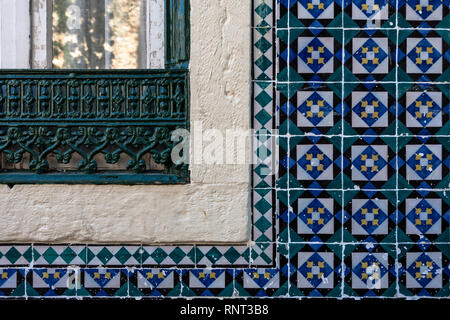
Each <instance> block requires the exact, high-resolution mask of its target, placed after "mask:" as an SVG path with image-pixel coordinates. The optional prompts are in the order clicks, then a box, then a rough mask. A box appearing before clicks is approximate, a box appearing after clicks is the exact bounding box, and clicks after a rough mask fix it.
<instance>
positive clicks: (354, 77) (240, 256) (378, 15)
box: [0, 0, 450, 299]
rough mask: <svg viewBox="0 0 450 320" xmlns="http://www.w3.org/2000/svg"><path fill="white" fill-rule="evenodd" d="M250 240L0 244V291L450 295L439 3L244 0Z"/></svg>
mask: <svg viewBox="0 0 450 320" xmlns="http://www.w3.org/2000/svg"><path fill="white" fill-rule="evenodd" d="M251 1H252V2H253V9H252V10H253V11H252V16H253V18H252V20H253V22H252V35H253V36H252V45H253V56H252V64H253V72H252V89H251V91H252V97H253V99H252V128H253V129H255V132H256V134H255V137H254V141H253V150H254V154H253V156H254V158H255V159H256V162H254V164H253V165H252V175H251V176H252V190H251V205H252V223H253V226H252V230H251V237H252V243H251V244H249V245H238V246H230V245H192V244H178V245H160V246H157V245H155V246H147V245H141V244H136V245H117V244H114V245H90V244H67V245H52V244H8V245H6V244H2V245H0V296H2V297H5V296H6V297H14V298H17V297H20V298H33V297H39V298H42V297H61V298H74V297H77V298H80V297H83V298H92V297H97V298H98V297H109V298H111V297H120V298H154V297H211V296H217V297H292V298H299V299H300V298H306V297H327V298H361V297H363V298H364V297H384V298H405V297H406V298H417V297H435V298H449V297H450V281H449V278H450V229H449V223H450V200H449V199H450V197H449V194H450V177H449V167H450V158H449V151H450V127H449V126H450V124H449V120H450V119H449V114H450V71H449V65H450V52H449V43H450V14H449V13H450V10H449V8H450V1H449V0H395V1H393V0H353V1H350V0H342V1H341V0H251Z"/></svg>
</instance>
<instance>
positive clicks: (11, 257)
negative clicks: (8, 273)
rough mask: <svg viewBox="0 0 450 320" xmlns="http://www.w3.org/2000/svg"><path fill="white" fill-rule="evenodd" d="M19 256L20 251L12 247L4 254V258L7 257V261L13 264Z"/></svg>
mask: <svg viewBox="0 0 450 320" xmlns="http://www.w3.org/2000/svg"><path fill="white" fill-rule="evenodd" d="M20 256H21V254H20V252H19V251H18V250H17V249H16V248H14V247H11V249H9V250H8V252H6V254H5V257H6V259H8V261H9V262H11V263H13V264H14V263H16V261H17V260H19V258H20Z"/></svg>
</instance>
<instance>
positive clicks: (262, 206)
mask: <svg viewBox="0 0 450 320" xmlns="http://www.w3.org/2000/svg"><path fill="white" fill-rule="evenodd" d="M255 208H256V209H257V210H258V211H259V212H261V213H262V214H265V213H267V211H269V210H270V209H272V205H271V204H270V203H269V202H268V201H266V200H265V199H261V200H259V201H258V202H257V203H256V204H255Z"/></svg>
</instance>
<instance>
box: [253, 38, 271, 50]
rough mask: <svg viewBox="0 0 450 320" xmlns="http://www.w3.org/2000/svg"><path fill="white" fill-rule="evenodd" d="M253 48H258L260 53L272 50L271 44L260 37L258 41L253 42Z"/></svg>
mask: <svg viewBox="0 0 450 320" xmlns="http://www.w3.org/2000/svg"><path fill="white" fill-rule="evenodd" d="M255 47H256V48H258V49H259V50H260V51H261V52H263V53H266V52H267V51H269V50H270V49H271V48H272V44H271V43H270V41H268V40H267V39H266V38H263V37H261V38H260V39H259V40H258V41H256V42H255Z"/></svg>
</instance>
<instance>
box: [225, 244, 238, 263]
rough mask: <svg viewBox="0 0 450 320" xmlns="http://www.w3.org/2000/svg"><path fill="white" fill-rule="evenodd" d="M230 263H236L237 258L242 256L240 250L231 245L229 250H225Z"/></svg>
mask: <svg viewBox="0 0 450 320" xmlns="http://www.w3.org/2000/svg"><path fill="white" fill-rule="evenodd" d="M223 256H224V257H225V258H226V259H227V260H228V261H229V262H230V263H232V264H233V263H235V262H236V260H237V259H239V258H240V256H241V255H240V254H239V252H238V251H237V250H236V249H235V248H233V247H230V249H228V250H227V252H225V254H224V255H223Z"/></svg>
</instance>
